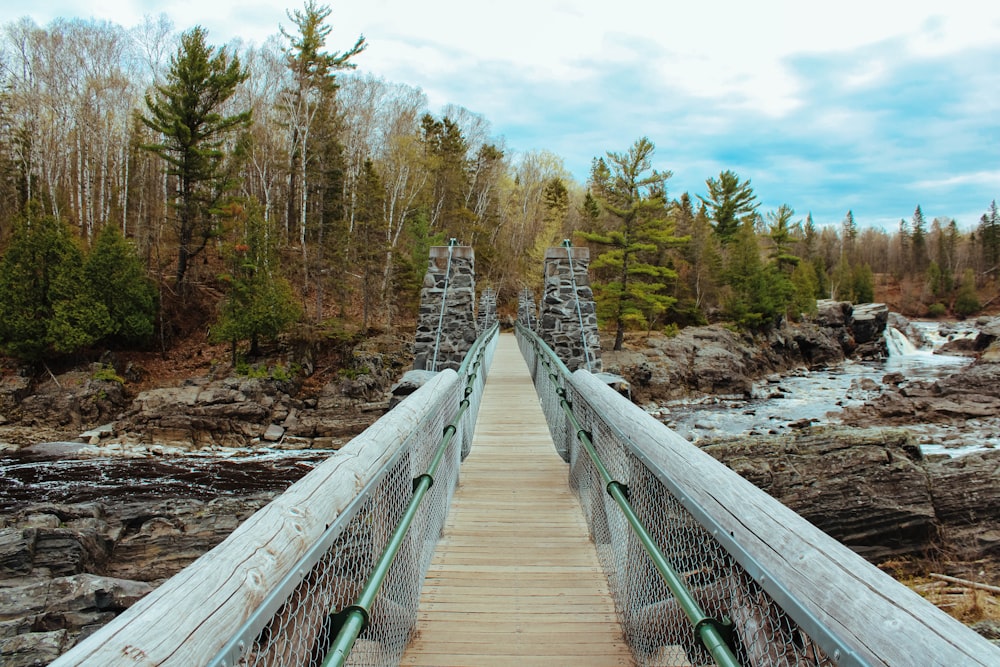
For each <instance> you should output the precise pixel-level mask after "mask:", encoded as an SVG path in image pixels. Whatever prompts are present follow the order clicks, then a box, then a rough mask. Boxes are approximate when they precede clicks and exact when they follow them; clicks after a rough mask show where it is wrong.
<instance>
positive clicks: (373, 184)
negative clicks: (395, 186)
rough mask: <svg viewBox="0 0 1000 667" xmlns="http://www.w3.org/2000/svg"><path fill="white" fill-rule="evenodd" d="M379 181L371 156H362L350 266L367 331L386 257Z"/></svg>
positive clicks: (363, 324)
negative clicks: (355, 275) (358, 285)
mask: <svg viewBox="0 0 1000 667" xmlns="http://www.w3.org/2000/svg"><path fill="white" fill-rule="evenodd" d="M383 192H384V191H383V189H382V181H381V179H380V178H379V175H378V172H377V171H376V170H375V165H374V164H373V163H372V161H371V160H365V164H364V168H363V171H362V173H361V182H360V184H359V188H358V203H357V207H356V212H355V219H354V225H355V243H354V262H352V264H353V269H354V270H355V271H357V272H359V273H360V274H361V301H362V313H361V327H362V330H364V331H367V329H368V326H369V324H370V323H371V320H372V315H373V313H374V312H375V310H376V307H377V305H378V304H377V300H378V296H379V287H380V281H379V278H380V277H381V274H382V258H384V257H385V234H384V233H383V232H382V226H381V223H382V203H383Z"/></svg>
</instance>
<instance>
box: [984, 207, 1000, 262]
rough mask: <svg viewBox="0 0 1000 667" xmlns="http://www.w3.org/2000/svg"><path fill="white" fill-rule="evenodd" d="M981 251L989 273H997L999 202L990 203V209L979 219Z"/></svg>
mask: <svg viewBox="0 0 1000 667" xmlns="http://www.w3.org/2000/svg"><path fill="white" fill-rule="evenodd" d="M979 240H980V249H981V250H982V253H983V260H984V261H985V263H986V270H987V271H996V269H997V267H998V266H1000V212H998V211H997V202H996V200H995V199H994V200H993V201H992V202H991V203H990V209H989V211H987V212H986V213H984V214H983V217H982V218H980V219H979Z"/></svg>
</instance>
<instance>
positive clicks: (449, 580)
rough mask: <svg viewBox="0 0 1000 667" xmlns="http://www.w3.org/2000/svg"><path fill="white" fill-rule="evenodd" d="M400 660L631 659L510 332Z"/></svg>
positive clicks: (626, 661)
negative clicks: (413, 628)
mask: <svg viewBox="0 0 1000 667" xmlns="http://www.w3.org/2000/svg"><path fill="white" fill-rule="evenodd" d="M401 664H403V665H435V666H437V667H446V666H449V665H482V666H486V667H488V666H491V665H563V664H565V665H569V664H572V665H574V666H577V665H579V666H585V665H600V666H602V667H607V666H609V665H631V664H633V661H632V657H631V654H630V653H629V649H628V646H627V645H626V644H625V642H624V641H623V639H622V632H621V627H620V625H619V623H618V620H617V618H616V616H615V611H614V605H613V602H612V600H611V595H610V594H609V592H608V582H607V578H606V577H605V576H604V573H603V572H602V570H601V567H600V564H599V563H598V560H597V553H596V551H595V549H594V545H593V543H592V542H591V541H590V538H589V536H588V531H587V524H586V523H585V521H584V518H583V514H582V511H581V510H580V506H579V504H578V503H577V501H576V498H575V497H574V496H573V494H572V492H571V491H570V489H569V486H568V485H567V473H566V464H565V463H564V462H563V461H562V460H561V459H560V458H559V456H558V455H557V454H556V452H555V448H554V447H553V445H552V439H551V437H550V436H549V432H548V428H547V426H546V425H545V417H544V416H543V414H542V411H541V408H540V407H539V405H538V400H537V398H536V396H535V390H534V388H533V387H532V384H531V377H530V375H529V374H528V369H527V367H526V366H525V363H524V360H523V359H522V358H521V354H520V352H519V351H518V348H517V342H516V341H515V339H514V336H512V335H502V336H500V342H499V345H498V346H497V350H496V356H495V358H494V361H493V367H492V369H491V370H490V375H489V379H488V380H487V382H486V390H485V393H484V395H483V401H482V405H481V406H480V410H479V421H478V422H477V426H476V434H475V438H474V439H473V444H472V450H471V452H470V454H469V457H468V458H467V459H466V460H465V462H464V463H463V464H462V472H461V481H460V483H459V487H458V489H457V491H456V494H455V499H454V501H453V504H452V508H451V512H450V514H449V516H448V520H447V524H446V526H445V533H444V537H443V539H442V540H441V542H440V544H439V545H438V549H437V552H436V553H435V555H434V561H433V563H432V565H431V567H430V571H429V572H428V574H427V580H426V581H425V583H424V589H423V593H422V596H421V600H420V611H419V619H418V622H417V630H416V634H415V637H414V639H413V641H412V642H411V643H410V646H409V647H408V648H407V651H406V653H405V654H404V656H403V660H402V662H401Z"/></svg>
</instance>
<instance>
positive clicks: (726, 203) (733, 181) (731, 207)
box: [698, 170, 758, 244]
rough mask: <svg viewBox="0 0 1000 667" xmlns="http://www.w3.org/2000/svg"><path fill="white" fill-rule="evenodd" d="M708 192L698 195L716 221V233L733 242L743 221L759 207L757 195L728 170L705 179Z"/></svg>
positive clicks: (725, 241)
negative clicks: (717, 176) (715, 176)
mask: <svg viewBox="0 0 1000 667" xmlns="http://www.w3.org/2000/svg"><path fill="white" fill-rule="evenodd" d="M705 185H706V186H707V187H708V194H707V195H706V196H704V197H702V196H701V195H698V199H700V200H701V201H702V202H704V204H705V206H706V207H708V214H709V217H710V218H711V219H712V220H714V221H715V224H714V229H715V233H716V234H717V235H718V236H719V239H720V240H721V241H722V243H723V244H727V243H730V242H731V241H732V240H733V239H734V237H735V236H736V234H737V233H738V231H739V227H740V223H741V222H742V220H743V219H744V218H746V217H750V216H753V215H754V214H755V213H756V211H757V206H758V204H757V202H756V199H757V195H755V194H754V192H753V188H752V187H751V186H750V180H749V179H747V180H746V181H745V182H744V181H742V180H740V177H739V176H737V175H736V174H735V173H733V172H731V171H728V170H727V171H724V172H722V173H720V174H719V178H717V179H716V178H709V179H708V180H707V181H705Z"/></svg>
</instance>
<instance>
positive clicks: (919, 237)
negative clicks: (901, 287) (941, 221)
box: [910, 205, 927, 275]
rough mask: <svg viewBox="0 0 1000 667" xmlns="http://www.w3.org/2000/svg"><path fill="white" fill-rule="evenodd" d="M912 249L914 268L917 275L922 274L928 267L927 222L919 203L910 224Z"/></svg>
mask: <svg viewBox="0 0 1000 667" xmlns="http://www.w3.org/2000/svg"><path fill="white" fill-rule="evenodd" d="M910 250H911V253H912V260H911V261H912V262H913V270H914V272H915V273H916V275H921V274H923V272H924V271H925V270H926V269H927V223H926V221H925V220H924V213H923V211H921V210H920V206H919V205H918V206H917V208H916V210H915V211H913V224H912V225H911V226H910Z"/></svg>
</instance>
